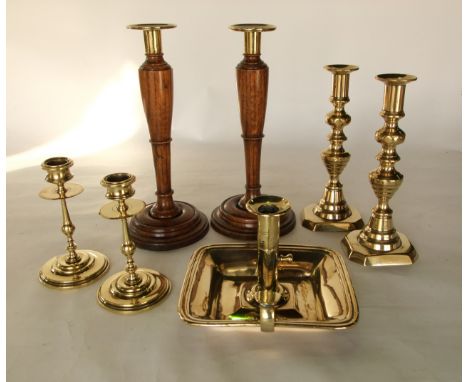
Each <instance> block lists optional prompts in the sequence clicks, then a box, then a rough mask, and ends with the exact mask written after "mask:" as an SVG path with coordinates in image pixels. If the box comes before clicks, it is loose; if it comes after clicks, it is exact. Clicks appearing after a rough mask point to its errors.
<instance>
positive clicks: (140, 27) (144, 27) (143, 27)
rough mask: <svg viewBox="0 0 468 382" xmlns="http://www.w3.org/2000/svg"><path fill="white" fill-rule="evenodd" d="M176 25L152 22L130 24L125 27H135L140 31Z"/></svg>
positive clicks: (168, 27) (169, 27)
mask: <svg viewBox="0 0 468 382" xmlns="http://www.w3.org/2000/svg"><path fill="white" fill-rule="evenodd" d="M175 27H177V25H176V24H169V23H154V24H151V23H150V24H131V25H127V29H137V30H142V31H151V30H161V29H171V28H175Z"/></svg>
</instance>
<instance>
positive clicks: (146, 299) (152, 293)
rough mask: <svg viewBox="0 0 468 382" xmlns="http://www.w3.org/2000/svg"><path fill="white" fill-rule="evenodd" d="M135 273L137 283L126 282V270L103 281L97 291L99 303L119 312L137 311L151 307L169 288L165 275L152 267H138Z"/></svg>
mask: <svg viewBox="0 0 468 382" xmlns="http://www.w3.org/2000/svg"><path fill="white" fill-rule="evenodd" d="M136 273H137V275H138V276H139V277H140V279H141V280H140V282H139V283H138V284H137V285H133V286H132V285H128V284H127V283H126V280H127V277H128V272H126V271H122V272H119V273H116V274H115V275H113V276H111V277H109V278H108V279H107V280H106V281H104V283H103V284H102V285H101V287H100V288H99V290H98V292H97V299H98V302H99V304H101V305H102V306H103V307H105V308H109V309H112V310H117V311H121V312H133V311H139V310H143V309H147V308H150V307H152V306H153V305H155V304H156V303H157V302H159V301H161V300H162V299H163V298H164V297H165V296H166V295H167V294H168V293H169V291H170V290H171V283H170V281H169V280H168V279H167V277H166V276H164V275H162V274H161V273H159V272H157V271H155V270H153V269H147V268H138V269H137V271H136Z"/></svg>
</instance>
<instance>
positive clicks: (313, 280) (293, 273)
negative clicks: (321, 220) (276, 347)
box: [178, 244, 359, 329]
mask: <svg viewBox="0 0 468 382" xmlns="http://www.w3.org/2000/svg"><path fill="white" fill-rule="evenodd" d="M278 253H279V258H280V261H279V262H278V281H279V283H280V285H282V287H283V288H284V289H285V290H286V291H287V295H288V300H287V302H286V303H284V304H283V305H281V306H278V307H277V308H276V309H275V326H290V327H308V328H317V329H344V328H347V327H349V326H351V325H353V324H354V323H356V322H357V320H358V316H359V308H358V303H357V300H356V297H355V294H354V289H353V286H352V283H351V280H350V277H349V274H348V271H347V269H346V266H345V264H344V261H343V259H342V258H341V256H340V255H338V254H337V253H336V252H334V251H332V250H329V249H326V248H321V247H311V246H298V245H280V246H279V248H278ZM257 258H258V250H257V247H256V246H255V245H254V244H215V245H208V246H204V247H202V248H200V249H198V250H197V251H196V252H195V253H194V254H193V256H192V257H191V259H190V262H189V265H188V270H187V274H186V276H185V279H184V283H183V286H182V290H181V294H180V298H179V306H178V311H179V315H180V317H181V318H182V319H183V320H184V321H186V322H188V323H190V324H193V325H202V326H228V327H231V326H232V327H239V326H257V325H259V324H260V317H259V309H258V306H257V304H255V303H252V302H251V301H252V300H251V299H249V296H250V294H251V291H252V288H253V287H254V286H255V285H256V284H257V282H258V276H257ZM249 300H250V301H249ZM265 321H267V322H268V320H265Z"/></svg>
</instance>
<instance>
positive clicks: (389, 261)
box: [342, 230, 417, 267]
mask: <svg viewBox="0 0 468 382" xmlns="http://www.w3.org/2000/svg"><path fill="white" fill-rule="evenodd" d="M360 233H361V231H360V230H356V231H352V232H350V233H348V234H347V235H346V236H345V237H344V239H343V240H342V243H343V246H344V247H345V250H346V252H347V253H348V256H349V259H350V260H351V261H354V262H355V263H359V264H361V265H364V266H371V267H378V266H385V265H411V264H413V263H414V262H415V261H416V258H417V253H416V250H415V249H414V247H413V245H412V244H411V242H410V241H409V239H408V238H407V237H406V235H404V234H402V233H401V232H397V235H398V236H399V238H400V241H401V245H400V246H399V247H398V248H396V249H393V250H389V251H386V252H379V251H375V250H372V249H370V248H367V247H365V246H364V245H362V244H361V240H360V239H359V235H360Z"/></svg>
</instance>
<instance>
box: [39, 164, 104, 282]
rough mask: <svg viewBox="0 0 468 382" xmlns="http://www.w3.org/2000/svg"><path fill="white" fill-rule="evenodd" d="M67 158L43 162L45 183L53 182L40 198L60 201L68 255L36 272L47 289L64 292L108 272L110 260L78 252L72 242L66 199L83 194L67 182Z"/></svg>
mask: <svg viewBox="0 0 468 382" xmlns="http://www.w3.org/2000/svg"><path fill="white" fill-rule="evenodd" d="M71 166H73V161H72V160H71V159H69V158H64V157H55V158H49V159H46V160H45V161H44V162H43V163H42V169H43V170H45V171H46V172H47V176H46V178H45V180H46V181H47V182H49V183H52V184H53V186H49V187H47V188H45V189H43V190H42V191H41V192H40V193H39V196H40V197H41V198H43V199H48V200H60V204H61V206H62V220H63V224H62V232H63V233H64V235H65V236H66V237H67V241H68V245H67V254H65V255H61V256H57V257H54V258H52V259H50V260H49V261H47V262H46V263H45V264H44V265H43V266H42V268H41V270H40V271H39V280H41V282H42V283H44V284H45V285H47V286H51V287H56V288H61V289H66V288H73V287H80V286H83V285H86V284H89V283H90V282H92V281H94V280H96V279H97V278H98V277H99V276H101V275H102V274H104V273H105V272H106V271H107V270H108V269H109V260H108V259H107V257H106V256H104V255H103V254H102V253H99V252H96V251H92V250H89V249H77V246H76V243H75V241H74V240H73V232H74V231H75V226H74V225H73V223H72V222H71V219H70V214H69V212H68V208H67V202H66V199H67V198H71V197H73V196H76V195H78V194H80V193H81V192H83V187H82V186H80V185H79V184H73V183H67V182H68V181H69V180H71V179H72V178H73V174H72V173H71V171H70V167H71Z"/></svg>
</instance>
